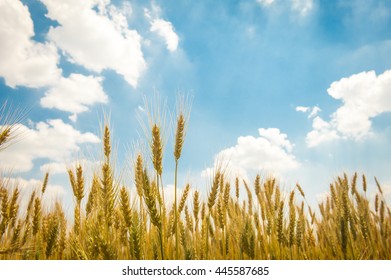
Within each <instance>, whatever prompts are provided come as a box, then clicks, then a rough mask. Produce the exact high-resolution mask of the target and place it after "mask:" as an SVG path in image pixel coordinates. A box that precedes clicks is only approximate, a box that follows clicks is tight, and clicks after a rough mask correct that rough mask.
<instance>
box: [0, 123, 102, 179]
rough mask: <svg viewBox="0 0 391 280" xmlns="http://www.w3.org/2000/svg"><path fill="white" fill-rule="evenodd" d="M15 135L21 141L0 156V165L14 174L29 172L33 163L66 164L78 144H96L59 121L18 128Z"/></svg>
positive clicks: (75, 151)
mask: <svg viewBox="0 0 391 280" xmlns="http://www.w3.org/2000/svg"><path fill="white" fill-rule="evenodd" d="M19 131H20V132H21V133H22V135H23V139H22V141H20V142H17V143H15V144H14V145H12V146H10V147H8V148H7V149H5V150H4V151H2V152H1V154H0V165H1V166H2V167H3V168H6V169H12V170H14V171H18V172H27V171H29V170H31V169H32V168H33V161H34V160H37V159H49V160H51V161H53V162H58V163H64V162H70V161H71V160H72V156H75V155H76V153H77V152H78V151H79V150H80V145H81V144H84V143H92V144H94V143H99V142H100V140H99V138H98V137H97V136H96V135H94V134H92V133H89V132H87V133H82V132H80V131H78V130H76V129H75V128H73V127H72V126H71V125H69V124H66V123H64V122H63V121H62V120H59V119H56V120H49V121H47V122H39V123H37V124H35V125H34V127H33V128H28V127H26V126H24V125H20V127H19Z"/></svg>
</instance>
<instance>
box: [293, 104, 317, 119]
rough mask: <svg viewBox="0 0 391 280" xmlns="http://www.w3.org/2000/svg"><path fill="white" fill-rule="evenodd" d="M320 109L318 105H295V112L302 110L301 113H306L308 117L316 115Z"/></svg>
mask: <svg viewBox="0 0 391 280" xmlns="http://www.w3.org/2000/svg"><path fill="white" fill-rule="evenodd" d="M320 111H322V110H321V109H320V108H319V107H318V106H314V107H305V106H297V107H296V112H302V113H308V112H309V114H308V118H309V119H311V118H314V117H316V116H317V115H318V113H319V112H320Z"/></svg>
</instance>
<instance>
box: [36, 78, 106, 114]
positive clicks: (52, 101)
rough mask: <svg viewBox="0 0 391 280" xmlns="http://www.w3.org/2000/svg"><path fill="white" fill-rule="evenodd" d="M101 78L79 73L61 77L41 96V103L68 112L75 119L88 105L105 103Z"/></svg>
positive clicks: (43, 105)
mask: <svg viewBox="0 0 391 280" xmlns="http://www.w3.org/2000/svg"><path fill="white" fill-rule="evenodd" d="M102 80H103V78H101V77H93V76H84V75H81V74H71V75H70V76H69V77H68V78H64V77H63V78H61V79H60V80H59V82H58V83H57V84H56V85H54V86H53V87H52V88H50V89H49V90H48V91H47V92H46V93H45V96H44V97H43V98H41V105H42V107H46V108H55V109H58V110H62V111H65V112H70V113H72V114H73V116H72V117H74V119H73V120H74V121H75V120H76V116H77V114H79V113H82V112H85V111H87V110H88V106H90V105H93V104H95V103H107V100H108V98H107V95H106V94H105V92H104V91H103V88H102Z"/></svg>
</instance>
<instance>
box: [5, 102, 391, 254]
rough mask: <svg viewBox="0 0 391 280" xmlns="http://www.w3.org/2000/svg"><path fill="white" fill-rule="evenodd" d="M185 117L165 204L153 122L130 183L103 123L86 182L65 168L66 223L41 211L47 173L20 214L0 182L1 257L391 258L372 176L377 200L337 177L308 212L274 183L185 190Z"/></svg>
mask: <svg viewBox="0 0 391 280" xmlns="http://www.w3.org/2000/svg"><path fill="white" fill-rule="evenodd" d="M187 109H188V108H186V107H183V106H182V107H181V106H179V110H178V112H177V117H176V129H175V141H174V142H175V144H174V153H173V158H174V161H175V172H174V174H175V175H174V176H175V178H173V179H174V182H175V186H174V187H175V195H174V201H173V203H171V204H168V203H166V202H165V200H164V188H163V181H162V175H163V172H164V169H163V156H164V153H163V151H164V144H165V142H164V140H163V138H162V133H163V131H162V125H161V123H160V122H159V121H156V119H155V120H154V119H152V121H151V125H150V126H149V133H150V141H149V146H148V148H149V154H150V156H148V155H145V154H143V153H141V152H138V151H136V152H135V160H134V161H133V166H132V169H131V172H132V177H133V181H132V183H131V184H130V185H126V184H124V183H123V182H121V180H120V178H117V177H116V175H115V174H116V172H115V165H114V164H113V158H112V144H111V143H112V139H111V138H112V135H111V130H110V127H109V125H108V124H105V125H104V127H103V133H102V134H103V135H102V146H103V147H102V160H101V161H100V166H99V168H97V169H96V170H95V172H94V173H93V175H92V178H91V179H90V180H89V179H88V178H86V176H85V174H86V170H84V167H83V165H82V164H76V165H75V166H73V167H70V168H69V169H68V170H67V172H68V177H69V183H70V186H71V189H72V191H73V195H74V201H75V203H74V210H73V213H74V214H73V217H67V216H66V215H65V211H64V209H63V206H62V205H61V203H59V202H57V203H55V204H54V206H52V207H49V208H47V207H44V203H43V202H44V200H45V199H46V197H45V190H46V187H47V185H48V182H49V181H50V176H49V174H48V173H46V174H45V176H44V178H43V180H42V184H41V186H40V188H39V189H37V190H35V191H33V192H32V193H31V195H30V197H29V198H28V203H27V207H26V209H25V210H23V212H22V211H21V210H20V209H21V208H20V199H21V198H20V188H19V186H18V184H17V182H14V181H11V180H9V179H7V177H6V176H4V175H0V259H194V260H200V259H201V260H202V259H233V260H235V259H306V260H317V259H391V234H390V231H391V212H390V208H389V206H388V205H387V202H386V199H385V197H384V194H383V190H382V187H381V184H380V183H379V182H378V180H377V179H376V178H375V179H374V182H373V183H374V184H375V185H376V186H377V193H376V194H368V193H367V189H368V188H367V184H368V182H367V179H366V177H365V175H363V174H362V175H359V174H357V173H354V174H352V175H351V176H349V175H347V174H345V173H344V174H342V175H341V176H339V177H337V178H336V179H335V181H334V182H332V183H331V184H330V190H329V194H328V195H327V196H326V198H325V199H324V201H323V202H320V203H319V204H318V205H317V207H316V208H313V207H311V206H310V205H309V204H308V203H307V199H306V195H305V192H304V190H303V188H302V187H301V186H300V185H299V184H297V185H296V186H294V187H293V188H292V189H291V190H290V192H285V191H283V189H282V188H281V186H280V185H279V182H278V180H277V179H276V178H274V177H263V176H261V175H260V174H258V175H256V176H255V178H254V180H253V181H252V182H250V181H246V180H243V178H239V177H236V178H232V176H231V174H229V173H228V172H227V171H226V170H224V169H222V168H218V167H217V168H215V170H214V174H213V178H212V180H211V183H210V186H207V189H208V192H207V193H205V194H203V193H202V192H201V191H200V190H195V189H194V188H193V186H191V185H190V184H185V185H184V186H182V187H181V188H180V186H179V183H178V180H177V174H178V168H179V160H180V157H181V153H182V149H183V148H184V143H185V136H186V129H187V124H188V117H189V114H188V110H187ZM13 127H15V123H11V124H7V123H4V124H3V125H2V126H0V150H1V146H3V145H5V144H6V143H9V140H12V139H13V136H14V135H13V134H12V133H13V129H12V128H13ZM132 188H135V190H136V191H135V192H134V193H135V194H136V195H134V196H133V197H132V196H131V192H130V190H131V189H132ZM179 189H182V193H181V194H179ZM240 190H245V193H241V192H240ZM370 197H373V198H374V199H372V200H371V199H370Z"/></svg>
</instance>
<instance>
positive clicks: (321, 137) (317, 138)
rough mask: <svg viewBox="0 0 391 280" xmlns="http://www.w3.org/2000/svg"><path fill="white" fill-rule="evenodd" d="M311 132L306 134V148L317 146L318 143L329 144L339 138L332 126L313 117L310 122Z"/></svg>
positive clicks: (319, 118)
mask: <svg viewBox="0 0 391 280" xmlns="http://www.w3.org/2000/svg"><path fill="white" fill-rule="evenodd" d="M312 128H313V130H312V131H310V132H309V133H308V134H307V137H306V143H307V146H308V147H315V146H318V145H319V144H320V143H324V142H329V141H331V140H335V139H338V138H340V137H339V136H338V134H337V131H335V129H334V128H333V126H332V125H331V124H330V123H328V122H326V121H324V120H323V119H322V118H321V117H315V118H314V120H313V121H312Z"/></svg>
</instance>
